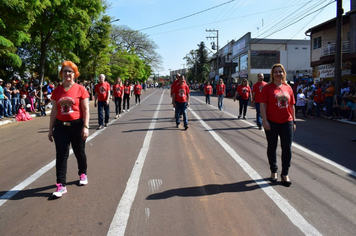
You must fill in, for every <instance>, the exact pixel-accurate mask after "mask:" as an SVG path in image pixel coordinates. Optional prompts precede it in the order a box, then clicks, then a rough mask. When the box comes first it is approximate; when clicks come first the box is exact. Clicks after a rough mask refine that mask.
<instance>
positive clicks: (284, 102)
mask: <svg viewBox="0 0 356 236" xmlns="http://www.w3.org/2000/svg"><path fill="white" fill-rule="evenodd" d="M276 99H277V106H278V108H287V107H288V106H289V103H288V101H289V94H286V93H283V92H282V91H280V92H279V93H277V94H276Z"/></svg>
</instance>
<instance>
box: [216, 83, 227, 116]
mask: <svg viewBox="0 0 356 236" xmlns="http://www.w3.org/2000/svg"><path fill="white" fill-rule="evenodd" d="M224 94H225V84H224V81H223V80H222V79H219V84H217V85H216V95H218V107H219V110H220V111H221V110H222V109H223V100H224Z"/></svg>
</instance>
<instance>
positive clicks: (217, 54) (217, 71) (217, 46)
mask: <svg viewBox="0 0 356 236" xmlns="http://www.w3.org/2000/svg"><path fill="white" fill-rule="evenodd" d="M206 32H209V33H212V32H214V33H216V35H214V36H208V37H206V38H207V39H216V71H215V80H216V78H217V76H219V30H215V29H209V30H206ZM212 49H213V50H214V49H215V48H214V44H213V48H212Z"/></svg>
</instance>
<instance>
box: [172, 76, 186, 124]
mask: <svg viewBox="0 0 356 236" xmlns="http://www.w3.org/2000/svg"><path fill="white" fill-rule="evenodd" d="M184 82H185V80H184V76H183V75H181V76H179V83H178V84H177V85H176V86H175V87H174V89H173V92H172V98H173V107H174V108H175V118H176V127H177V128H179V124H180V119H179V118H180V117H179V115H180V114H183V123H184V128H185V129H188V117H187V107H189V98H190V97H189V96H190V95H189V94H190V90H189V87H188V85H187V84H186V83H184Z"/></svg>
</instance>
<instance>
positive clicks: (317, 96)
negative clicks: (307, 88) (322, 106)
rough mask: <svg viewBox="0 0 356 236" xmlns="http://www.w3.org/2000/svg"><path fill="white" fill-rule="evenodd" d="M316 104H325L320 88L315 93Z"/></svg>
mask: <svg viewBox="0 0 356 236" xmlns="http://www.w3.org/2000/svg"><path fill="white" fill-rule="evenodd" d="M314 102H317V103H322V102H324V96H323V90H322V89H321V88H318V89H317V90H316V91H315V95H314Z"/></svg>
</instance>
